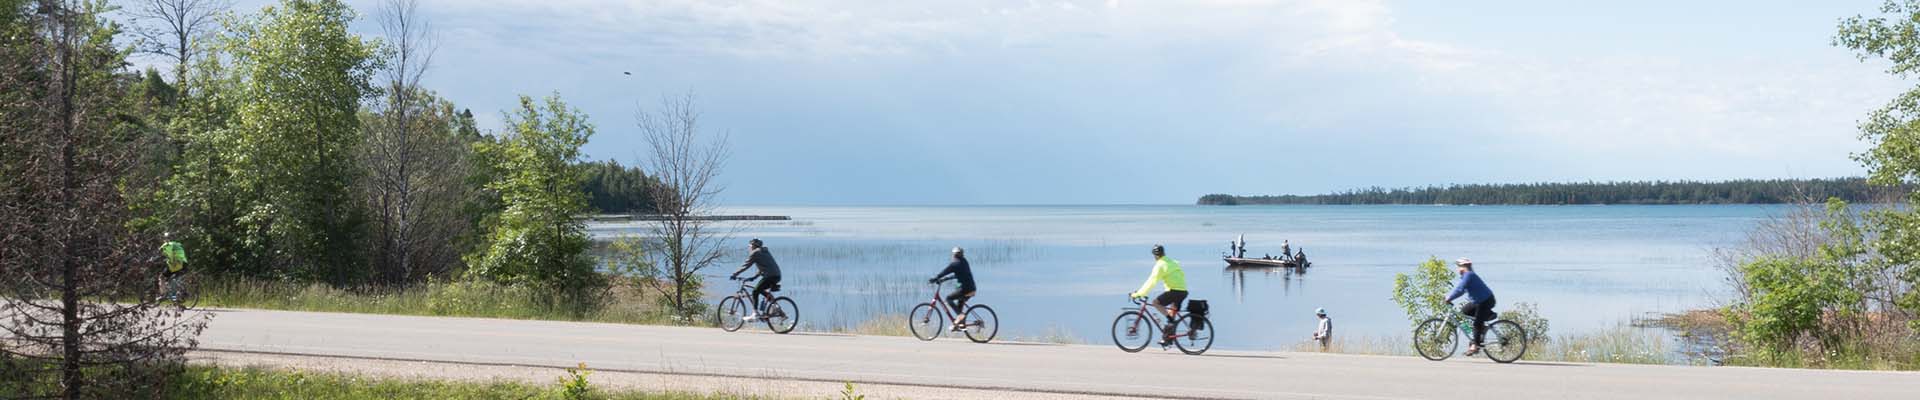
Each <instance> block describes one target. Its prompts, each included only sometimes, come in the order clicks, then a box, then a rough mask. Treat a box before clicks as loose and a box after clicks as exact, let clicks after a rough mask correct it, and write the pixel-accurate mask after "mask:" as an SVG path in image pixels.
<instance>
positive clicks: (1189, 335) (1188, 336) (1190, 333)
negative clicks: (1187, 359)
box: [1172, 315, 1213, 356]
mask: <svg viewBox="0 0 1920 400" xmlns="http://www.w3.org/2000/svg"><path fill="white" fill-rule="evenodd" d="M1172 330H1173V334H1175V335H1179V336H1175V337H1174V338H1173V345H1174V347H1179V348H1180V352H1181V353H1187V354H1188V355H1195V356H1197V355H1200V353H1205V352H1207V349H1210V348H1213V322H1212V321H1207V319H1206V318H1194V317H1193V315H1184V316H1181V317H1180V319H1179V320H1175V321H1173V329H1172Z"/></svg>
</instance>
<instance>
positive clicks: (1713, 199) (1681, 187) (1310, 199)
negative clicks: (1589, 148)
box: [1195, 178, 1912, 206]
mask: <svg viewBox="0 0 1920 400" xmlns="http://www.w3.org/2000/svg"><path fill="white" fill-rule="evenodd" d="M1911 189H1912V188H1908V187H1893V186H1876V185H1872V184H1869V183H1867V181H1866V179H1865V178H1824V179H1769V180H1757V179H1748V180H1732V181H1719V182H1696V181H1677V182H1669V181H1638V182H1585V183H1519V184H1472V185H1448V186H1428V187H1421V188H1411V187H1409V188H1397V189H1388V188H1382V187H1372V188H1366V189H1355V190H1349V191H1346V192H1341V193H1330V194H1318V195H1277V196H1244V195H1231V194H1209V195H1205V196H1201V197H1200V200H1199V201H1197V202H1196V203H1195V204H1198V205H1203V206H1232V205H1462V206H1464V205H1741V204H1792V203H1800V202H1820V201H1825V200H1826V199H1829V198H1838V199H1841V200H1846V201H1849V202H1856V203H1879V202H1891V201H1893V200H1896V199H1897V198H1898V197H1897V196H1899V194H1900V193H1907V192H1909V191H1910V190H1911Z"/></svg>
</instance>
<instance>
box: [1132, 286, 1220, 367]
mask: <svg viewBox="0 0 1920 400" xmlns="http://www.w3.org/2000/svg"><path fill="white" fill-rule="evenodd" d="M1133 303H1134V304H1136V305H1138V306H1139V307H1138V308H1135V307H1127V308H1122V309H1121V310H1122V311H1121V312H1120V316H1119V317H1116V318H1114V319H1113V345H1115V346H1119V347H1120V350H1122V351H1126V352H1128V353H1137V352H1139V351H1140V350H1143V349H1146V348H1147V345H1148V344H1152V343H1153V339H1154V338H1155V337H1159V338H1160V339H1161V342H1160V346H1161V348H1162V349H1165V348H1166V346H1167V344H1169V342H1171V344H1172V345H1174V346H1176V347H1179V348H1180V352H1182V353H1187V354H1191V355H1196V356H1197V355H1200V353H1205V352H1207V349H1210V348H1213V336H1214V332H1213V323H1212V322H1211V321H1208V320H1207V314H1206V310H1205V308H1206V307H1205V304H1206V300H1188V301H1187V304H1191V305H1193V306H1189V307H1188V308H1190V309H1194V310H1193V311H1196V312H1198V314H1197V315H1196V314H1194V313H1187V312H1182V310H1180V307H1179V305H1178V304H1175V305H1173V306H1172V307H1173V308H1174V313H1175V314H1176V315H1179V316H1180V317H1179V318H1176V319H1174V321H1173V325H1171V326H1169V325H1164V324H1162V323H1161V321H1160V319H1161V318H1162V315H1163V314H1161V313H1160V310H1157V309H1155V308H1153V307H1152V306H1151V305H1150V303H1148V302H1147V299H1146V298H1134V299H1133ZM1156 331H1157V332H1167V334H1166V335H1164V336H1155V335H1154V332H1156Z"/></svg>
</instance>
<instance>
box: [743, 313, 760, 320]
mask: <svg viewBox="0 0 1920 400" xmlns="http://www.w3.org/2000/svg"><path fill="white" fill-rule="evenodd" d="M756 319H760V313H753V314H747V316H745V317H741V318H740V320H741V321H746V322H753V320H756Z"/></svg>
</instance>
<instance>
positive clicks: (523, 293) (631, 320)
mask: <svg viewBox="0 0 1920 400" xmlns="http://www.w3.org/2000/svg"><path fill="white" fill-rule="evenodd" d="M199 294H200V298H201V303H200V304H201V306H202V307H231V308H254V309H267V310H287V311H318V312H343V313H361V314H389V315H420V316H438V317H476V318H506V319H528V320H557V321H587V322H611V323H623V324H643V325H686V324H676V323H674V322H675V321H673V320H671V319H670V318H669V317H668V316H666V315H665V314H663V313H660V312H658V311H656V310H659V309H660V308H659V307H658V306H657V305H656V304H655V302H654V301H652V300H651V299H649V298H648V296H645V295H643V294H642V293H640V292H637V291H636V290H635V289H633V288H632V287H621V286H616V287H614V288H613V289H612V290H610V291H609V292H608V293H607V296H606V297H607V299H608V300H607V303H606V304H604V305H602V306H601V307H598V308H596V309H572V308H567V307H565V306H563V305H555V304H552V302H549V301H544V300H545V299H544V298H543V297H541V296H540V295H539V293H537V292H536V291H535V290H533V289H530V288H526V287H517V286H509V285H501V284H495V283H488V282H481V281H453V282H444V281H436V282H426V283H421V284H418V285H415V286H412V287H408V288H403V289H379V288H375V289H363V290H345V289H338V288H334V287H331V286H327V285H325V284H318V283H314V284H298V283H287V282H278V281H266V280H249V279H231V278H229V279H209V280H206V281H203V282H202V283H201V284H200V289H199ZM696 322H697V323H695V324H693V325H695V326H707V325H710V324H709V323H708V322H709V321H707V320H705V319H703V320H701V321H696ZM831 331H833V332H838V333H851V334H859V335H874V336H913V333H912V332H911V331H909V330H908V329H907V317H906V315H903V314H880V315H875V316H873V317H871V318H868V319H867V320H865V321H862V322H859V323H857V324H852V325H851V326H847V327H836V328H832V329H831ZM995 340H1017V341H1026V342H1041V343H1057V344H1079V343H1083V341H1082V340H1081V339H1080V338H1079V337H1076V336H1074V335H1073V334H1072V333H1071V332H1068V331H1066V330H1065V329H1062V328H1059V327H1056V326H1049V327H1048V328H1047V329H1046V330H1044V331H1041V332H1037V333H1035V334H1032V335H1026V334H1022V333H1017V332H1009V331H1006V330H1002V331H1000V337H998V338H995Z"/></svg>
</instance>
